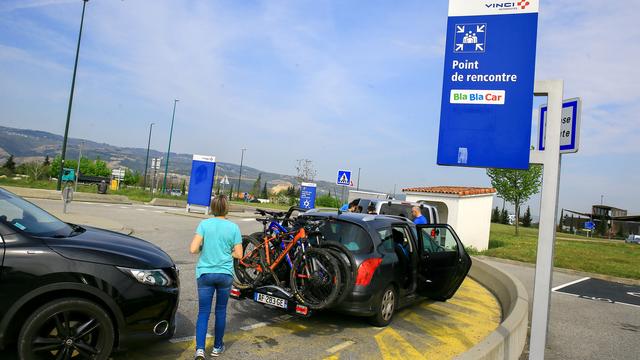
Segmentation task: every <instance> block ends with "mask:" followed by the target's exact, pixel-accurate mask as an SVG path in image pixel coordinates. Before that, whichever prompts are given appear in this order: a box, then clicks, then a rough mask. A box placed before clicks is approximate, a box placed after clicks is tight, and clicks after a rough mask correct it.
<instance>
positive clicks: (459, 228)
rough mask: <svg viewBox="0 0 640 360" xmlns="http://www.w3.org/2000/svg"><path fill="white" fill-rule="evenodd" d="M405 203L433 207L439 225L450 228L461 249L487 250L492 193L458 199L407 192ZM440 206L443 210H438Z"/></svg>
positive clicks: (445, 195) (451, 196)
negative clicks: (425, 204)
mask: <svg viewBox="0 0 640 360" xmlns="http://www.w3.org/2000/svg"><path fill="white" fill-rule="evenodd" d="M407 201H411V202H419V201H425V202H427V203H428V204H430V205H434V206H436V207H437V208H438V213H439V216H440V223H443V224H449V225H451V226H452V227H453V229H454V230H455V231H456V233H457V234H458V236H459V237H460V240H462V243H463V244H464V245H465V246H473V247H474V248H476V249H477V250H480V251H482V250H486V249H487V248H488V247H489V232H490V230H491V209H492V207H493V194H483V195H472V196H458V195H448V194H428V193H407ZM444 206H446V211H443V209H442V208H443V207H444Z"/></svg>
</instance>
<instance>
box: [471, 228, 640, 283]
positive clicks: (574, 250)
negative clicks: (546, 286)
mask: <svg viewBox="0 0 640 360" xmlns="http://www.w3.org/2000/svg"><path fill="white" fill-rule="evenodd" d="M565 235H569V234H564V233H558V236H561V237H571V238H575V240H565V239H556V245H555V254H554V255H555V256H554V265H555V266H557V267H561V268H566V269H573V270H579V271H586V272H591V273H596V274H603V275H610V276H617V277H623V278H631V279H640V246H639V245H637V244H625V243H624V241H621V240H597V239H590V238H589V239H588V238H586V237H576V236H574V235H571V236H565ZM579 239H584V240H586V241H580V240H579ZM587 239H588V240H587ZM537 243H538V230H537V229H532V228H522V227H521V228H520V235H519V236H516V235H515V229H514V227H513V226H509V225H502V224H491V235H490V238H489V249H488V250H485V251H482V252H481V253H480V254H481V255H486V256H493V257H497V258H503V259H510V260H517V261H523V262H528V263H535V262H536V250H537Z"/></svg>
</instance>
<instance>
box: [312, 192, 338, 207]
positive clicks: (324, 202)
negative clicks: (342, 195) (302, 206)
mask: <svg viewBox="0 0 640 360" xmlns="http://www.w3.org/2000/svg"><path fill="white" fill-rule="evenodd" d="M316 206H320V207H329V208H339V207H340V206H342V203H341V201H340V199H338V198H336V197H333V196H331V195H322V196H318V198H317V199H316Z"/></svg>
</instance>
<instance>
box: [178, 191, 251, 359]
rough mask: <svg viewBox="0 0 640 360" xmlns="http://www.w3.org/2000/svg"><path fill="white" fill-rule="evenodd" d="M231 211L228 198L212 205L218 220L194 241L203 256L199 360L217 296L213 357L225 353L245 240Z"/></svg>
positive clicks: (203, 225) (198, 267)
mask: <svg viewBox="0 0 640 360" xmlns="http://www.w3.org/2000/svg"><path fill="white" fill-rule="evenodd" d="M228 209H229V202H228V201H227V198H226V196H224V195H220V196H217V197H215V198H214V199H213V200H212V201H211V212H212V214H213V215H214V218H211V219H206V220H203V221H202V222H200V224H199V225H198V228H197V229H196V234H195V235H194V236H193V240H192V241H191V247H190V251H191V253H192V254H198V253H199V254H200V258H199V259H198V264H197V265H196V282H197V284H198V321H197V323H196V355H195V359H196V360H204V359H205V355H204V348H205V340H206V337H207V328H208V325H209V315H210V314H211V302H212V301H213V296H214V294H215V296H216V307H215V340H214V344H213V351H212V352H211V356H219V355H220V354H222V353H223V352H224V343H223V341H222V338H223V336H224V328H225V325H226V324H225V323H226V320H227V302H228V301H229V294H230V292H231V284H232V283H233V258H236V259H241V258H242V236H241V234H240V228H239V227H238V225H236V224H234V223H233V222H231V221H228V220H226V219H225V217H226V215H227V212H228Z"/></svg>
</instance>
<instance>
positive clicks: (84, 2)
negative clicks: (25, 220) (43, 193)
mask: <svg viewBox="0 0 640 360" xmlns="http://www.w3.org/2000/svg"><path fill="white" fill-rule="evenodd" d="M87 1H89V0H82V16H81V17H80V32H79V33H78V45H77V47H76V60H75V62H74V64H73V76H72V78H71V93H70V94H69V106H68V108H67V123H66V125H65V127H64V138H63V140H62V154H61V157H60V159H61V161H60V173H59V174H58V185H57V186H56V188H57V189H58V191H60V189H61V188H62V174H64V159H65V157H66V154H67V139H68V137H69V121H70V120H71V107H72V105H73V90H74V88H75V85H76V70H77V69H78V56H79V55H80V39H82V25H83V24H84V9H85V7H86V6H87Z"/></svg>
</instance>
